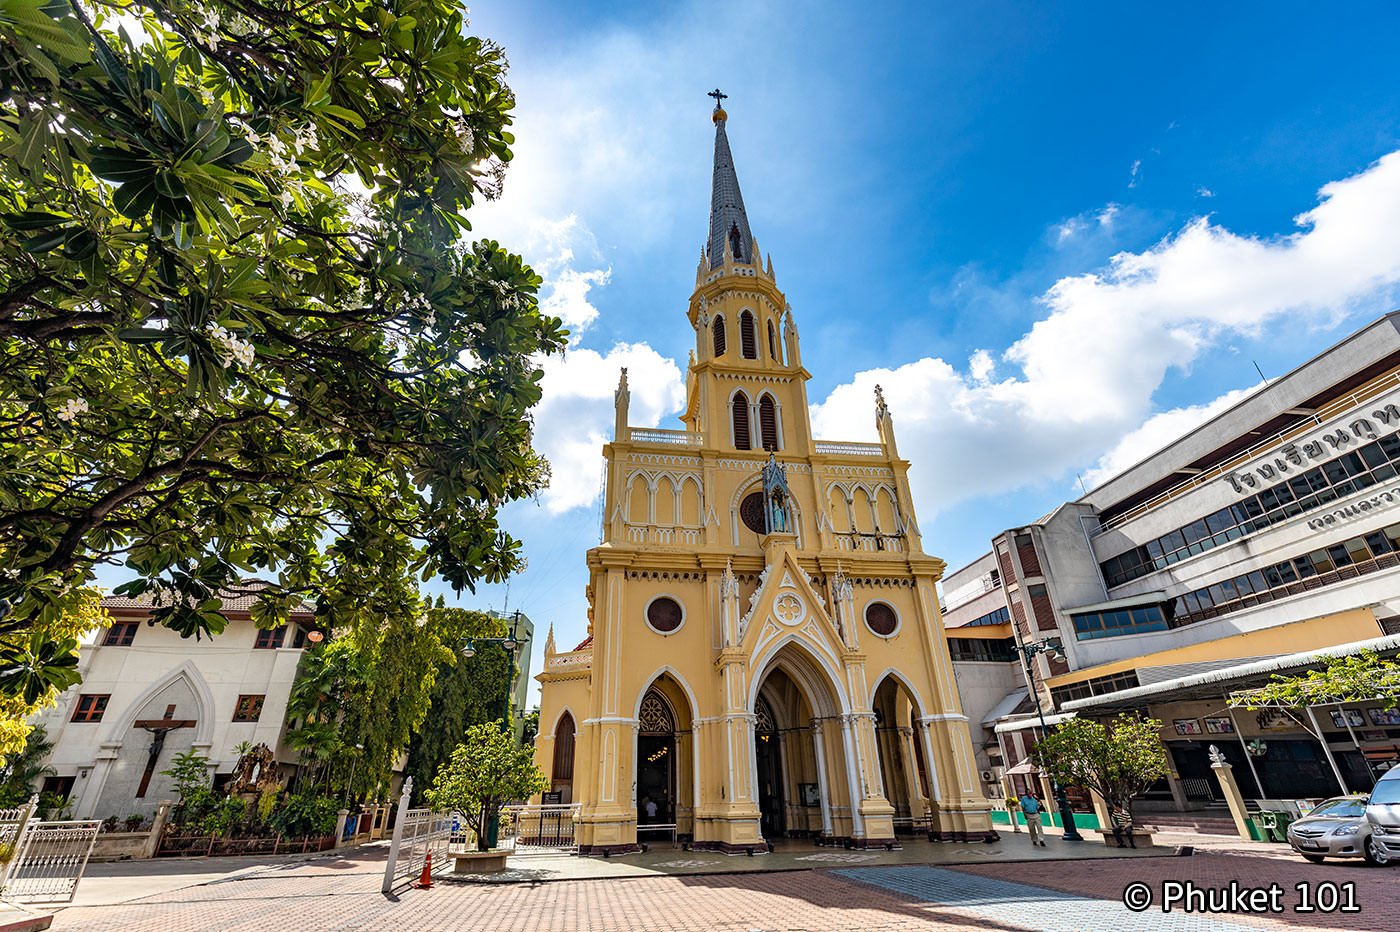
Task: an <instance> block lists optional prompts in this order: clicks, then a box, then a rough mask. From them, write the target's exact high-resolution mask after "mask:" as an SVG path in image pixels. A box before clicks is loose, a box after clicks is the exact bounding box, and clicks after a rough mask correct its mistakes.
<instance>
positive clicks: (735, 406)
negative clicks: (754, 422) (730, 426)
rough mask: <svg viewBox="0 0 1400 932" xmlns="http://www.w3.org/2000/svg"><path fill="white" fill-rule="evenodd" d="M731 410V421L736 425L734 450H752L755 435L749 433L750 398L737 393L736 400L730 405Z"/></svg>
mask: <svg viewBox="0 0 1400 932" xmlns="http://www.w3.org/2000/svg"><path fill="white" fill-rule="evenodd" d="M729 406H730V409H731V417H730V419H731V420H732V421H733V423H734V449H736V450H752V449H753V434H752V433H750V431H749V396H748V395H745V394H744V393H743V392H735V393H734V399H733V400H732V401H730V403H729Z"/></svg>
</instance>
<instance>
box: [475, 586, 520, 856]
mask: <svg viewBox="0 0 1400 932" xmlns="http://www.w3.org/2000/svg"><path fill="white" fill-rule="evenodd" d="M519 631H520V612H518V611H517V612H516V613H515V615H514V620H513V621H512V622H511V625H510V634H507V635H506V636H505V637H503V638H467V643H466V645H465V646H464V647H463V648H462V656H463V657H466V658H467V659H471V658H472V657H474V656H476V645H478V644H499V645H501V647H502V648H504V649H505V652H506V659H507V660H508V661H510V669H509V670H508V671H507V673H506V688H505V692H504V695H502V696H501V730H502V731H503V732H505V733H506V734H512V729H511V727H510V685H511V682H512V681H513V680H514V679H515V650H516V648H518V647H519V646H520V641H519V638H518V636H517V635H518V633H519ZM500 830H501V827H500V815H499V813H495V814H492V816H491V819H490V821H488V822H487V823H486V846H487V847H488V848H494V847H496V843H497V842H498V841H499V840H500Z"/></svg>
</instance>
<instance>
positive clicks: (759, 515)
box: [739, 492, 768, 534]
mask: <svg viewBox="0 0 1400 932" xmlns="http://www.w3.org/2000/svg"><path fill="white" fill-rule="evenodd" d="M739 520H741V521H743V522H744V527H746V528H748V529H749V530H750V531H753V532H754V533H755V534H767V533H768V516H767V515H765V514H764V513H763V493H762V492H750V493H749V494H748V495H745V496H744V500H743V501H742V502H740V503H739Z"/></svg>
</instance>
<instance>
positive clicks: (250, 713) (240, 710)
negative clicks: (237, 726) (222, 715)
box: [233, 696, 267, 722]
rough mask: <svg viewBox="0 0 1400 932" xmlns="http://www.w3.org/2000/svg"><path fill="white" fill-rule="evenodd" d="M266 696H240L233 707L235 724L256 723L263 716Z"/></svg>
mask: <svg viewBox="0 0 1400 932" xmlns="http://www.w3.org/2000/svg"><path fill="white" fill-rule="evenodd" d="M266 698H267V697H266V696H239V697H238V704H237V705H236V706H234V707H233V720H234V721H235V722H256V721H257V720H258V719H259V718H260V717H261V716H262V707H263V700H264V699H266Z"/></svg>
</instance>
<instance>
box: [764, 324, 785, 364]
mask: <svg viewBox="0 0 1400 932" xmlns="http://www.w3.org/2000/svg"><path fill="white" fill-rule="evenodd" d="M768 358H769V359H771V360H773V361H774V362H782V361H783V359H782V357H781V356H780V355H778V329H777V328H776V327H774V326H773V322H772V321H771V320H770V321H768Z"/></svg>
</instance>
